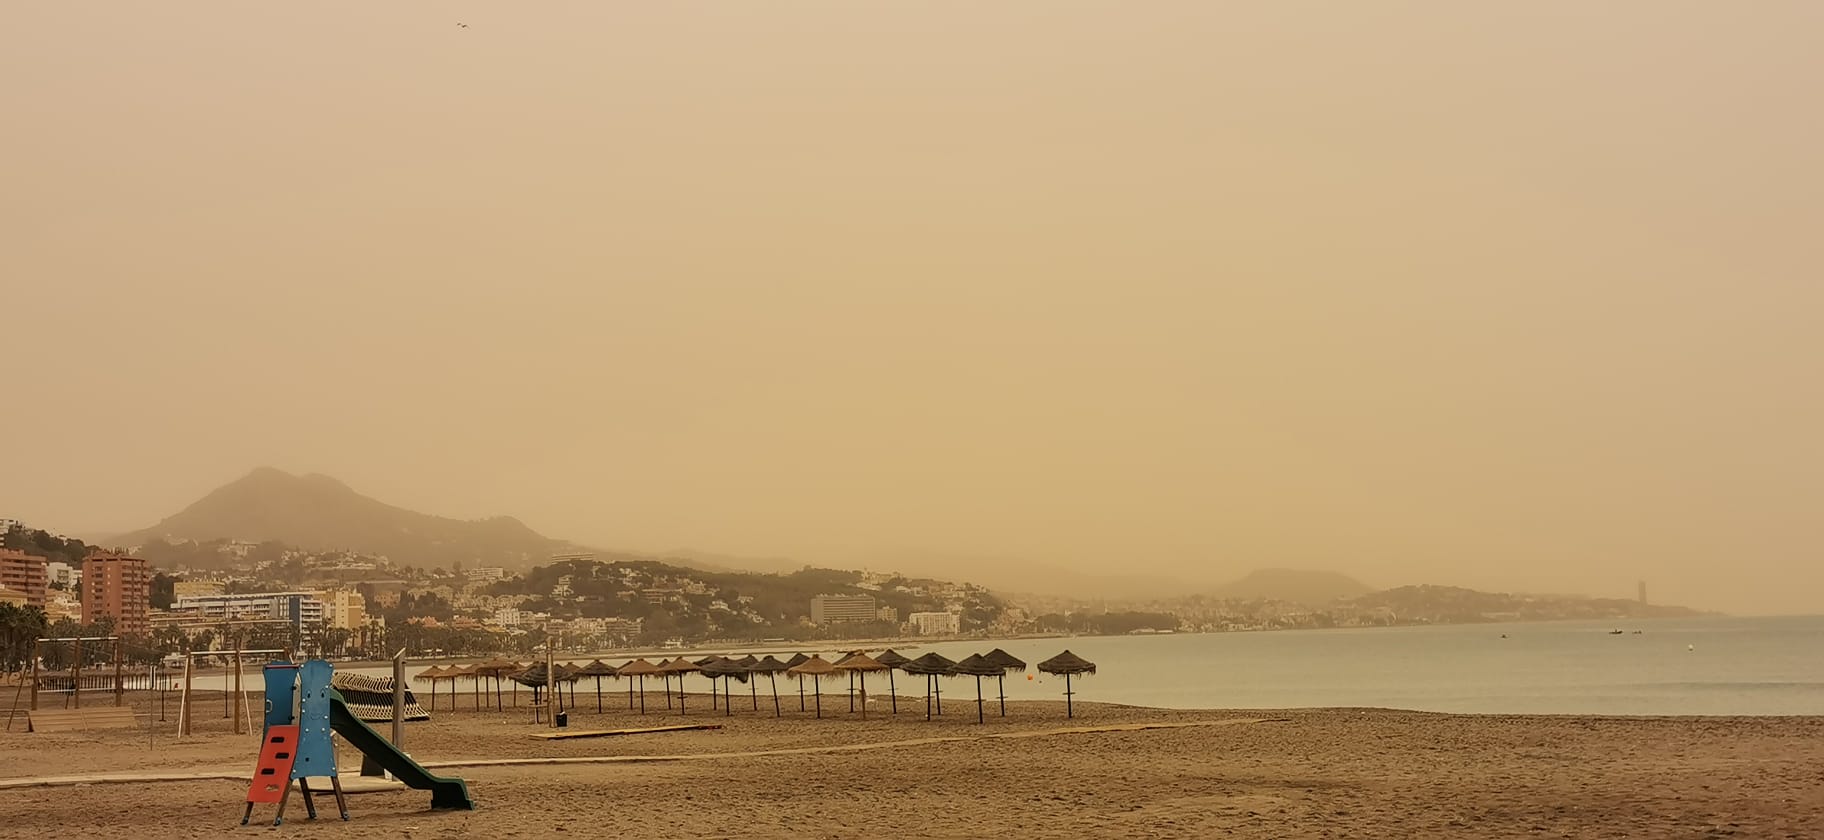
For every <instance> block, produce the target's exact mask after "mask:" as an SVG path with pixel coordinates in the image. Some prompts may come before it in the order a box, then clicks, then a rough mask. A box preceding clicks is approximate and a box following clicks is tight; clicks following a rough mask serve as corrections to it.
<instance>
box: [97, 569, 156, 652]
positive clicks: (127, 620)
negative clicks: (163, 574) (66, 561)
mask: <svg viewBox="0 0 1824 840" xmlns="http://www.w3.org/2000/svg"><path fill="white" fill-rule="evenodd" d="M151 609H152V573H151V571H150V570H148V569H147V568H146V561H145V560H144V559H141V558H139V557H130V556H128V555H125V554H119V553H115V552H112V551H93V552H90V553H89V556H88V557H85V558H83V560H82V623H84V624H93V623H95V620H96V619H99V618H101V617H102V616H108V617H109V618H112V619H114V631H115V632H117V633H122V634H128V635H134V634H141V633H145V632H146V631H148V630H149V629H151V621H150V619H149V617H148V616H149V613H150V612H151Z"/></svg>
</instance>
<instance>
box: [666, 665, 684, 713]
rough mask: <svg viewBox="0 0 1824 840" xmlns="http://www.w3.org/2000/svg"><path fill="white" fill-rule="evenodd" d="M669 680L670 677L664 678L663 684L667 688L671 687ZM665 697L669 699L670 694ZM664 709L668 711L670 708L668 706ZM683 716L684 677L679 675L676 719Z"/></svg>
mask: <svg viewBox="0 0 1824 840" xmlns="http://www.w3.org/2000/svg"><path fill="white" fill-rule="evenodd" d="M670 680H671V678H670V677H666V683H665V684H666V685H668V686H669V685H671V682H670ZM665 696H666V697H667V698H670V697H671V695H670V694H667V695H665ZM665 708H667V709H669V708H671V707H670V706H669V705H668V706H666V707H665ZM683 716H684V675H683V674H679V675H678V717H683Z"/></svg>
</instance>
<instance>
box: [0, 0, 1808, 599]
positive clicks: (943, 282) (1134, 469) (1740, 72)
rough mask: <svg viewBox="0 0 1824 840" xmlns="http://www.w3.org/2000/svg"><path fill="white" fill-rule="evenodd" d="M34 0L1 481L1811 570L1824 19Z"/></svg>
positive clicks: (55, 523)
mask: <svg viewBox="0 0 1824 840" xmlns="http://www.w3.org/2000/svg"><path fill="white" fill-rule="evenodd" d="M4 18H5V24H4V28H3V29H0V79H3V80H4V81H3V82H0V113H3V114H4V128H3V129H0V161H3V163H0V178H3V181H0V310H4V311H3V312H0V316H3V320H0V324H3V326H0V354H4V360H5V364H4V372H3V375H4V379H5V385H6V390H5V393H6V394H7V398H6V399H5V401H4V402H5V405H4V406H3V407H0V440H4V442H5V447H6V457H5V459H4V468H3V469H0V474H3V477H0V516H13V517H17V518H22V519H25V520H27V521H29V522H33V523H36V524H40V525H43V526H47V527H51V528H53V529H60V530H66V531H73V532H78V533H94V532H98V531H108V530H123V529H127V528H133V527H139V526H144V525H148V524H150V523H152V522H154V521H156V520H157V519H159V518H160V517H162V516H164V515H166V514H169V513H171V512H173V511H175V510H176V509H177V508H179V507H181V506H182V505H183V504H185V503H188V502H189V501H191V500H193V499H194V498H196V497H198V496H200V495H202V494H203V493H204V492H206V491H208V490H209V489H211V488H213V487H215V486H217V485H219V484H222V483H225V482H227V481H229V480H231V479H233V478H236V477H238V476H239V475H241V474H243V473H245V472H247V471H248V470H249V469H251V468H253V467H255V466H259V465H263V464H270V465H273V466H277V467H280V468H282V469H287V470H292V471H298V472H321V473H327V474H330V475H334V476H336V477H338V478H341V479H343V480H345V481H347V482H348V483H349V484H351V485H352V486H354V487H355V488H356V489H357V490H360V491H362V492H364V493H367V494H369V495H373V496H375V497H378V498H381V499H384V500H387V501H390V502H394V503H397V504H401V505H404V506H407V507H411V508H414V509H418V510H423V511H426V512H432V513H441V514H446V515H452V516H463V517H470V516H482V515H490V514H497V513H509V514H514V515H517V516H519V517H520V518H522V519H524V520H525V521H526V522H527V523H528V524H530V525H531V526H533V527H535V528H537V529H539V530H541V531H543V532H545V533H547V534H551V535H553V536H559V537H564V538H568V539H572V540H577V541H580V542H584V543H588V544H593V545H602V546H610V547H617V548H627V549H644V550H663V549H673V548H680V547H690V548H694V549H699V550H703V551H710V552H719V553H725V554H732V555H750V556H768V557H778V556H789V557H792V558H798V559H803V560H806V561H814V562H818V563H830V564H836V565H850V566H854V565H869V566H876V567H893V566H897V567H900V568H903V569H906V570H908V571H911V570H917V569H920V568H924V567H926V566H929V567H930V568H933V569H937V570H940V571H945V572H951V573H955V572H956V571H957V570H958V569H961V570H964V571H967V570H968V569H970V568H977V569H980V568H988V567H989V566H991V565H992V564H1005V565H1006V566H1008V567H1009V568H1021V569H1033V570H1035V571H1033V574H1034V575H1035V576H1037V575H1039V574H1040V573H1039V572H1038V571H1036V570H1037V569H1040V568H1046V567H1050V568H1056V569H1058V570H1061V571H1060V579H1063V578H1064V577H1065V576H1066V575H1067V574H1089V575H1109V576H1115V575H1146V576H1159V577H1163V578H1177V579H1182V580H1185V581H1188V582H1190V583H1191V584H1192V585H1199V584H1205V583H1214V582H1217V581H1221V580H1225V579H1228V578H1231V577H1234V576H1236V575H1238V574H1239V573H1241V572H1243V571H1246V570H1248V569H1251V568H1255V567H1261V566H1294V567H1307V568H1326V569H1334V570H1338V571H1342V572H1347V573H1350V574H1353V575H1356V576H1358V577H1361V578H1362V579H1364V580H1365V581H1367V582H1369V583H1370V584H1373V585H1377V586H1390V585H1397V584H1402V583H1417V582H1432V583H1450V584H1461V585H1469V586H1477V587H1483V588H1492V589H1504V590H1534V591H1574V592H1583V593H1589V594H1600V595H1615V596H1624V597H1631V596H1632V595H1633V591H1634V583H1635V581H1636V580H1637V579H1640V578H1645V579H1647V580H1648V581H1649V584H1650V586H1651V587H1652V591H1653V595H1654V597H1655V599H1656V600H1660V601H1666V602H1683V603H1689V604H1695V605H1698V606H1704V607H1711V608H1718V609H1725V610H1732V611H1741V612H1782V611H1783V612H1801V611H1803V612H1815V611H1817V610H1818V609H1819V605H1820V604H1824V558H1820V556H1819V554H1820V552H1819V545H1820V540H1821V539H1824V330H1820V325H1821V324H1824V272H1821V271H1820V266H1821V264H1824V259H1821V258H1824V151H1821V150H1824V107H1820V102H1824V90H1821V87H1824V50H1821V49H1819V38H1820V33H1821V32H1824V4H1818V3H1815V2H1810V0H1799V2H1773V0H1768V2H1756V3H1749V4H1740V3H1707V2H1688V3H1685V2H1657V1H1656V2H1613V3H1572V2H1550V3H1518V4H1514V3H1510V4H1482V3H1456V2H1437V3H1399V2H1376V3H1333V2H1324V3H1299V2H1273V3H1249V4H1243V3H1215V2H1206V1H1205V0H1184V1H1183V2H1150V3H1128V2H1106V3H1084V2H1062V1H1061V0H1042V1H1035V2H1007V1H1006V0H1002V1H1001V2H992V3H961V2H904V3H886V2H878V3H875V2H871V3H849V2H800V3H747V2H731V3H689V4H683V3H676V4H674V3H611V2H596V0H590V1H589V2H569V3H560V2H549V3H538V4H501V3H427V2H409V3H408V2H400V3H391V2H389V3H352V2H349V3H269V2H268V3H248V2H213V3H208V2H186V3H104V4H93V3H26V2H9V3H7V4H6V5H5V14H4ZM459 22H461V23H466V24H468V26H467V28H463V27H460V26H458V23H459ZM1035 588H1037V587H1035Z"/></svg>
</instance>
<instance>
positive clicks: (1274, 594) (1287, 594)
mask: <svg viewBox="0 0 1824 840" xmlns="http://www.w3.org/2000/svg"><path fill="white" fill-rule="evenodd" d="M1373 591H1374V590H1373V589H1372V588H1371V587H1369V586H1368V585H1367V584H1364V583H1362V582H1361V581H1359V580H1356V579H1355V578H1352V577H1349V576H1348V575H1343V574H1338V573H1336V572H1321V571H1306V570H1302V569H1258V570H1256V571H1253V572H1249V573H1248V574H1247V576H1246V577H1243V578H1242V579H1241V580H1237V581H1233V582H1231V583H1226V584H1223V585H1222V586H1218V587H1216V590H1215V591H1214V592H1213V593H1212V594H1214V595H1215V596H1216V597H1218V598H1232V599H1236V600H1255V599H1262V600H1270V601H1290V602H1292V603H1294V604H1306V605H1310V606H1321V605H1324V604H1328V603H1330V602H1332V601H1335V600H1337V599H1339V598H1357V597H1360V596H1363V595H1367V594H1368V593H1370V592H1373Z"/></svg>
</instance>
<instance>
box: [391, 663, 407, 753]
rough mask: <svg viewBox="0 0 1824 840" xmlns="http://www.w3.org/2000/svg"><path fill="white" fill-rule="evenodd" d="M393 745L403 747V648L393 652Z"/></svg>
mask: <svg viewBox="0 0 1824 840" xmlns="http://www.w3.org/2000/svg"><path fill="white" fill-rule="evenodd" d="M393 746H395V747H398V748H400V749H404V748H405V648H400V649H399V652H398V653H396V654H393Z"/></svg>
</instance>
